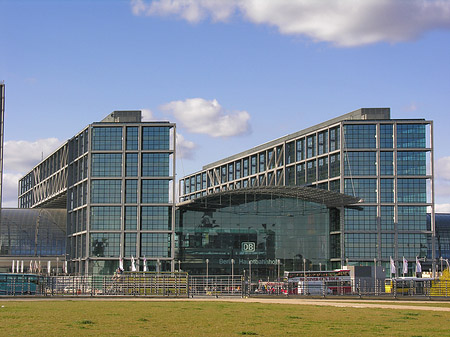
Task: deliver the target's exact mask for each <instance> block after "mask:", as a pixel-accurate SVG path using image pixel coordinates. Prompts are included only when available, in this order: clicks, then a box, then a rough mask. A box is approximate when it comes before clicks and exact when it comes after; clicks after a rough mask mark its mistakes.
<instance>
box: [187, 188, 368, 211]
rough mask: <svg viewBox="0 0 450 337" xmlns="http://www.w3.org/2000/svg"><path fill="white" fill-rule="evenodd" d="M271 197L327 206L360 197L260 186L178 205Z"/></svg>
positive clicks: (234, 202) (353, 201)
mask: <svg viewBox="0 0 450 337" xmlns="http://www.w3.org/2000/svg"><path fill="white" fill-rule="evenodd" d="M249 196H252V197H251V199H248V197H249ZM230 197H231V198H230ZM273 197H285V198H295V199H301V200H305V201H310V202H315V203H318V204H323V205H325V206H327V207H349V206H352V205H353V206H355V205H356V204H358V203H359V202H361V199H360V198H357V197H352V196H350V195H346V194H341V193H337V192H333V191H328V190H323V189H320V188H314V187H299V186H260V187H246V188H239V189H235V190H228V191H222V192H216V193H212V194H208V195H205V196H201V197H199V198H196V199H192V200H188V201H185V202H181V203H179V204H178V206H180V207H189V205H192V206H194V204H196V205H198V204H210V205H211V207H220V205H221V204H222V202H221V201H222V199H224V200H223V201H224V202H225V199H226V204H223V206H222V207H224V206H229V205H230V203H231V205H237V204H241V203H243V202H245V201H254V200H262V199H270V198H273Z"/></svg>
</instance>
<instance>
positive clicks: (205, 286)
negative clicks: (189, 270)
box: [189, 275, 246, 297]
mask: <svg viewBox="0 0 450 337" xmlns="http://www.w3.org/2000/svg"><path fill="white" fill-rule="evenodd" d="M245 286H246V285H245V282H244V278H243V277H242V276H240V275H236V276H229V275H214V276H205V275H195V276H189V295H190V296H191V297H194V296H215V297H219V296H241V297H242V296H243V295H244V294H245V293H246V289H245Z"/></svg>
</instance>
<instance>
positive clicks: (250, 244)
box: [241, 242, 256, 252]
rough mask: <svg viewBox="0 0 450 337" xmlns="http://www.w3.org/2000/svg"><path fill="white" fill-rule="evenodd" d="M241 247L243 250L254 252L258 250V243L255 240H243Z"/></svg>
mask: <svg viewBox="0 0 450 337" xmlns="http://www.w3.org/2000/svg"><path fill="white" fill-rule="evenodd" d="M241 249H242V251H243V252H254V251H255V250H256V244H255V243H254V242H242V246H241Z"/></svg>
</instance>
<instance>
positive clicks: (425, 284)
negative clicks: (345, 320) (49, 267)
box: [0, 272, 450, 298]
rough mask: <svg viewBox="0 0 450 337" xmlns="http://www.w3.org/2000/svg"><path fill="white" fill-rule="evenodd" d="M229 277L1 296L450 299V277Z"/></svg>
mask: <svg viewBox="0 0 450 337" xmlns="http://www.w3.org/2000/svg"><path fill="white" fill-rule="evenodd" d="M246 281H247V280H246V279H245V278H244V277H242V276H240V275H236V276H233V277H232V276H230V275H213V276H211V275H210V276H205V275H188V274H187V273H182V272H181V273H171V272H167V273H163V272H161V273H155V272H137V273H124V274H120V275H113V276H101V275H96V276H92V275H90V276H42V275H35V274H1V275H0V295H4V296H21V295H38V296H148V297H164V296H166V297H184V298H187V297H195V296H213V297H223V296H240V297H243V296H255V295H279V296H280V295H285V296H321V297H329V296H344V295H345V296H359V297H362V296H365V297H369V296H383V297H393V298H406V297H407V296H409V297H427V298H450V279H448V278H441V279H435V280H433V279H414V280H400V279H393V280H386V282H377V283H376V284H374V283H373V281H372V282H370V281H357V282H352V281H331V282H327V281H304V282H297V283H294V282H290V283H287V282H259V284H252V287H249V286H248V282H246Z"/></svg>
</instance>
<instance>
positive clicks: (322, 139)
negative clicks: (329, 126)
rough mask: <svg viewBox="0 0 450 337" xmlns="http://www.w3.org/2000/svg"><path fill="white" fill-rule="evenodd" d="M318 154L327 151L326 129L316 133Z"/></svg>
mask: <svg viewBox="0 0 450 337" xmlns="http://www.w3.org/2000/svg"><path fill="white" fill-rule="evenodd" d="M318 147H319V156H320V155H321V154H324V153H327V152H328V131H322V132H319V135H318Z"/></svg>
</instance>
